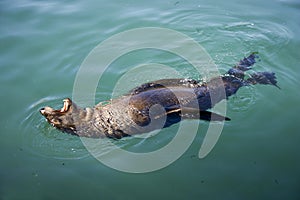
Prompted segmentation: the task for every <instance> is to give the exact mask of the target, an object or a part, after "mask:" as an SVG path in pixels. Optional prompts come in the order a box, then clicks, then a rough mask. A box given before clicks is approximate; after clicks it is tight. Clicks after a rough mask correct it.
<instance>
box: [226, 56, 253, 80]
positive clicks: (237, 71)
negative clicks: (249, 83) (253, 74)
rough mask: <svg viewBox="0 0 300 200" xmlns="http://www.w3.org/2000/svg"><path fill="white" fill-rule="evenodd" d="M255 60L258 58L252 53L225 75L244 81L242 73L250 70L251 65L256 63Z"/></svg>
mask: <svg viewBox="0 0 300 200" xmlns="http://www.w3.org/2000/svg"><path fill="white" fill-rule="evenodd" d="M256 58H258V53H257V52H253V53H251V54H250V55H249V56H248V57H246V58H243V59H242V60H240V62H238V63H237V64H236V65H235V66H234V67H232V68H231V69H229V70H228V72H227V74H228V75H231V76H235V77H237V78H240V79H244V76H245V74H244V72H245V71H248V70H250V69H252V67H251V66H252V65H254V64H255V63H256V60H255V59H256Z"/></svg>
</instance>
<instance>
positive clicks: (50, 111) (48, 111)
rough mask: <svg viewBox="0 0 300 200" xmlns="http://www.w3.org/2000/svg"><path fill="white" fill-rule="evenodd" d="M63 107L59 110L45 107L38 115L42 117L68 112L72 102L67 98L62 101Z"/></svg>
mask: <svg viewBox="0 0 300 200" xmlns="http://www.w3.org/2000/svg"><path fill="white" fill-rule="evenodd" d="M63 102H64V105H63V107H62V108H61V109H60V110H55V109H53V108H51V107H48V106H47V107H45V108H42V109H40V113H41V114H42V115H44V116H46V115H49V114H63V113H66V112H68V111H69V109H70V107H71V105H72V101H71V99H69V98H67V99H64V100H63Z"/></svg>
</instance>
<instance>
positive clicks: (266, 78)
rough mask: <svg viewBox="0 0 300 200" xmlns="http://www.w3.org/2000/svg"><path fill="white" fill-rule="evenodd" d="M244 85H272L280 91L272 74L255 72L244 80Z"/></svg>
mask: <svg viewBox="0 0 300 200" xmlns="http://www.w3.org/2000/svg"><path fill="white" fill-rule="evenodd" d="M246 83H248V84H252V85H256V84H263V85H274V86H275V87H277V88H279V89H281V88H280V87H279V86H278V85H277V80H276V76H275V73H274V72H256V73H253V74H251V75H250V78H248V79H247V80H246Z"/></svg>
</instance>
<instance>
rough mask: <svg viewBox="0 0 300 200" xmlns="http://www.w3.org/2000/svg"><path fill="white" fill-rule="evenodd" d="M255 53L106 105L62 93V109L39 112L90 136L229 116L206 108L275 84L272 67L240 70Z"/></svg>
mask: <svg viewBox="0 0 300 200" xmlns="http://www.w3.org/2000/svg"><path fill="white" fill-rule="evenodd" d="M257 57H258V56H257V54H256V53H252V54H251V55H249V56H248V57H247V58H244V59H242V60H241V61H240V62H239V63H238V64H237V65H235V66H234V67H232V68H231V69H229V70H228V72H227V73H225V74H224V75H222V76H221V77H216V78H212V79H211V80H209V81H208V82H206V83H202V82H200V81H198V80H192V79H163V80H158V81H154V82H150V83H145V84H143V85H141V86H139V87H137V88H135V89H133V90H132V91H130V92H129V93H128V94H126V95H124V96H122V97H120V98H118V99H114V100H111V102H110V103H109V104H106V105H103V104H102V103H99V104H98V105H96V106H95V107H93V108H85V109H83V108H80V107H78V106H77V105H76V104H75V103H73V102H72V101H71V100H70V99H65V100H64V101H65V103H64V108H63V109H61V110H54V109H53V108H50V107H45V108H42V109H41V110H40V112H41V114H42V115H43V116H44V117H45V118H46V119H47V121H48V122H49V123H50V124H52V125H53V126H54V127H56V128H57V129H59V130H61V131H64V132H67V133H70V134H74V135H77V136H83V137H95V138H97V137H105V136H106V137H111V138H122V137H124V136H128V135H133V134H140V133H145V132H149V131H152V130H155V129H158V128H163V127H168V126H170V125H172V124H174V123H177V122H179V121H180V120H181V119H202V120H208V121H210V120H214V121H220V120H230V119H229V118H227V117H223V116H221V115H218V114H215V113H211V112H209V111H208V109H210V108H212V107H213V106H214V105H215V104H216V103H218V102H220V101H221V100H222V99H225V98H228V97H229V96H231V95H233V94H235V93H236V92H237V91H238V89H239V88H241V87H243V86H248V85H255V84H269V85H274V86H276V87H278V86H277V81H276V77H275V73H273V72H256V73H253V74H250V75H248V77H247V78H245V77H246V75H245V73H244V72H245V71H247V70H250V69H251V66H252V65H253V64H254V63H255V62H256V61H255V59H256V58H257ZM224 89H225V93H224ZM222 91H223V95H222ZM212 95H213V97H214V98H211V97H212ZM212 99H213V101H212Z"/></svg>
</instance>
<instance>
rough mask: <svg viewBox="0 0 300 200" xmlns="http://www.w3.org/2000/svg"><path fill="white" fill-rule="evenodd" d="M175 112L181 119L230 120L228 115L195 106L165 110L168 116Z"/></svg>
mask: <svg viewBox="0 0 300 200" xmlns="http://www.w3.org/2000/svg"><path fill="white" fill-rule="evenodd" d="M175 113H177V114H179V116H180V117H182V118H183V119H201V120H205V121H224V120H225V121H230V118H228V117H225V116H222V115H219V114H217V113H213V112H210V111H207V110H205V111H200V110H199V109H197V108H189V107H183V108H176V109H170V110H169V111H167V115H169V116H171V115H170V114H172V115H174V114H175Z"/></svg>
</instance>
